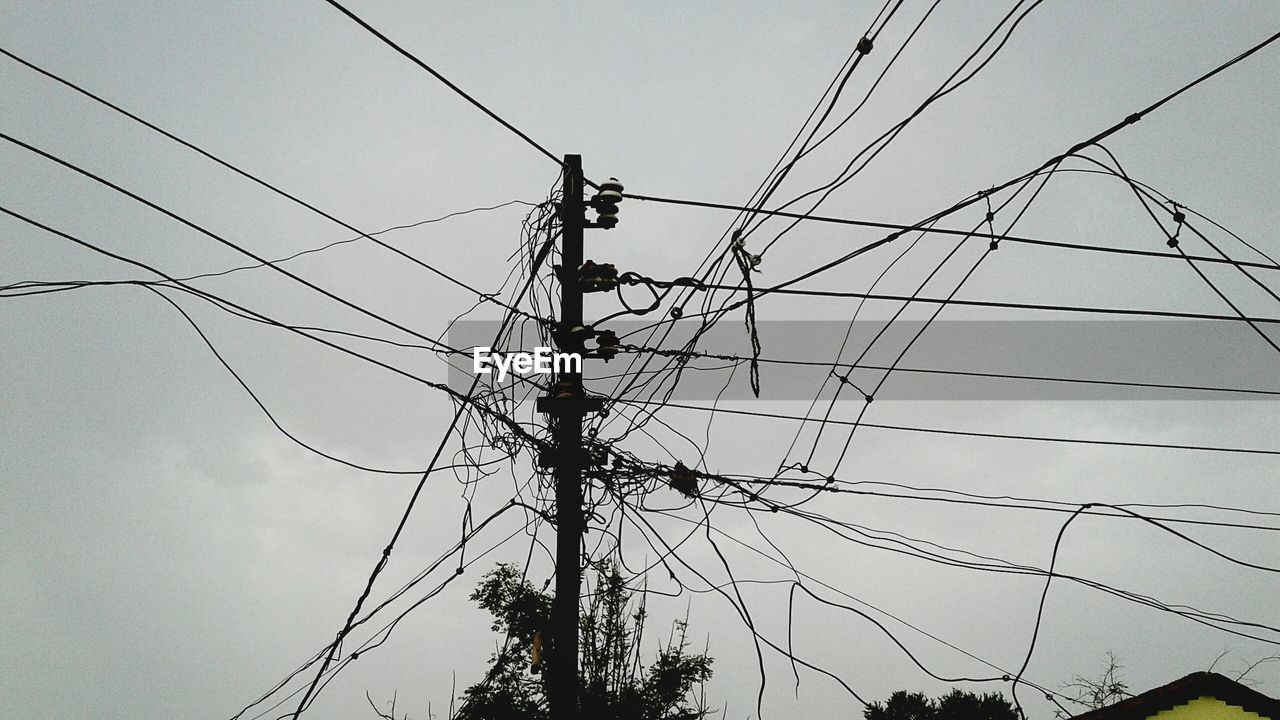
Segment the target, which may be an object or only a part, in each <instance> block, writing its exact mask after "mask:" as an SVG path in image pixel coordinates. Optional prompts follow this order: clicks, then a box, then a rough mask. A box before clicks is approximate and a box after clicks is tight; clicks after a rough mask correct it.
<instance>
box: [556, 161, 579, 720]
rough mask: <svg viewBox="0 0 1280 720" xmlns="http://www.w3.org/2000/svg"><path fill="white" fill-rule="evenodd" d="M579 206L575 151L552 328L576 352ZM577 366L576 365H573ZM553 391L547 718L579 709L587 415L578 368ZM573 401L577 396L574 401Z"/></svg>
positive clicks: (568, 167)
mask: <svg viewBox="0 0 1280 720" xmlns="http://www.w3.org/2000/svg"><path fill="white" fill-rule="evenodd" d="M585 223H586V206H585V204H584V203H583V201H582V157H581V156H580V155H566V156H565V158H564V197H563V198H561V200H560V327H559V328H557V330H558V331H557V332H553V333H552V334H553V335H554V336H555V342H556V346H557V348H558V349H559V350H560V352H563V353H578V356H579V357H581V356H582V354H583V350H584V348H583V339H584V338H583V336H582V334H580V333H577V332H573V330H574V329H575V328H579V327H582V322H583V321H582V286H581V285H580V283H579V282H578V268H579V266H581V265H582V227H583V225H584V224H585ZM580 369H581V368H579V370H580ZM556 379H557V382H556V386H555V388H554V389H553V394H552V399H553V400H554V399H556V397H557V396H560V397H561V399H563V400H566V402H561V403H556V406H555V407H554V408H553V417H552V437H553V439H554V441H555V459H554V462H555V479H556V595H555V600H554V604H553V605H552V608H551V622H552V624H553V626H554V630H553V632H552V636H551V638H552V652H553V654H552V656H551V662H550V663H549V664H548V667H547V673H548V677H547V698H548V700H549V701H550V704H551V718H552V720H571V719H572V718H576V717H577V714H578V695H579V692H578V685H579V680H578V594H579V593H580V592H581V586H582V565H581V562H582V559H581V556H580V553H579V548H580V547H581V544H582V532H583V529H584V528H583V527H582V524H583V523H582V469H583V456H584V454H585V453H584V452H583V448H582V419H583V417H584V416H585V415H586V405H585V404H584V403H582V402H581V399H583V395H584V392H583V389H582V373H581V372H565V373H563V374H562V375H560V376H559V377H557V378H556ZM575 401H576V402H575Z"/></svg>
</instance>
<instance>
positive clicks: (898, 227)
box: [623, 193, 1280, 270]
mask: <svg viewBox="0 0 1280 720" xmlns="http://www.w3.org/2000/svg"><path fill="white" fill-rule="evenodd" d="M623 197H626V198H628V199H631V200H647V201H651V202H656V203H663V204H667V205H684V206H688V207H700V208H708V209H712V210H733V211H737V212H748V211H749V212H754V213H757V214H760V215H776V216H778V217H785V218H794V219H796V220H804V221H809V222H817V223H829V224H835V225H852V226H856V227H868V228H878V229H883V230H895V231H900V232H920V233H927V234H933V235H955V236H960V237H974V238H982V239H984V240H998V241H1000V242H1010V243H1018V244H1023V245H1038V246H1042V247H1053V248H1062V249H1067V250H1081V251H1086V252H1097V253H1108V254H1112V255H1132V256H1135V257H1153V258H1166V259H1169V260H1183V259H1187V258H1189V259H1191V260H1194V261H1196V262H1204V263H1214V264H1222V265H1232V266H1235V267H1249V268H1257V269H1260V270H1280V266H1277V265H1274V264H1268V263H1260V262H1252V261H1247V260H1233V259H1230V258H1218V257H1210V256H1204V255H1187V256H1186V257H1185V258H1184V256H1182V255H1179V254H1177V253H1165V252H1157V251H1155V250H1138V249H1130V248H1118V247H1105V246H1102V245H1085V244H1082V243H1070V242H1060V241H1054V240H1043V239H1039V238H1031V237H1025V236H1020V235H1006V234H1001V233H985V232H979V231H976V230H973V231H970V230H957V229H952V228H939V227H932V226H929V225H927V224H926V223H917V224H915V225H903V224H900V223H887V222H878V221H872V220H855V219H852V218H841V217H831V216H826V215H812V214H808V213H795V212H787V211H785V210H763V209H759V210H757V209H752V208H747V207H743V206H739V205H728V204H725V203H716V202H708V201H704V200H682V199H678V198H669V197H659V196H655V195H636V194H634V193H623ZM944 214H950V211H948V212H947V213H944ZM895 237H896V234H895Z"/></svg>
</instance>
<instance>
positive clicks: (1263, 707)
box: [1073, 672, 1280, 720]
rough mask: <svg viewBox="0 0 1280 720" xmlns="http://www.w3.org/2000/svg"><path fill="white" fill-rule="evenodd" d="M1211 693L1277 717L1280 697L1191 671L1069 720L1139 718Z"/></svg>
mask: <svg viewBox="0 0 1280 720" xmlns="http://www.w3.org/2000/svg"><path fill="white" fill-rule="evenodd" d="M1205 696H1209V697H1213V698H1217V699H1218V700H1221V701H1223V702H1225V703H1226V704H1228V705H1235V706H1237V707H1240V708H1244V709H1245V710H1247V711H1250V712H1255V713H1257V714H1259V715H1261V716H1263V717H1266V718H1273V719H1274V720H1280V700H1276V699H1275V698H1271V697H1267V696H1266V695H1263V694H1262V693H1260V692H1258V691H1257V690H1254V689H1253V688H1251V687H1248V686H1246V685H1242V684H1240V683H1238V682H1236V681H1235V680H1231V679H1230V678H1227V677H1224V676H1222V675H1219V674H1217V673H1212V672H1194V673H1191V674H1190V675H1187V676H1186V677H1183V678H1180V679H1178V680H1174V681H1173V682H1171V683H1169V684H1168V685H1162V686H1160V687H1158V688H1155V689H1154V690H1148V691H1146V692H1144V693H1142V694H1141V695H1135V696H1133V697H1131V698H1128V699H1126V700H1121V701H1120V702H1118V703H1116V704H1114V705H1108V706H1107V707H1104V708H1098V709H1097V710H1090V711H1089V712H1087V713H1084V714H1083V715H1076V716H1074V718H1073V720H1139V719H1143V720H1145V718H1149V717H1151V716H1152V715H1155V714H1156V713H1158V712H1161V711H1162V710H1168V709H1169V708H1172V707H1177V706H1178V705H1185V704H1187V703H1189V702H1191V701H1192V700H1195V699H1196V698H1200V697H1205Z"/></svg>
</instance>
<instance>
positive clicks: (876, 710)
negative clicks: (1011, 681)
mask: <svg viewBox="0 0 1280 720" xmlns="http://www.w3.org/2000/svg"><path fill="white" fill-rule="evenodd" d="M862 717H863V718H865V720H1018V713H1017V711H1016V710H1014V709H1013V706H1012V705H1010V704H1009V701H1008V700H1005V699H1004V696H1003V695H1001V694H1000V693H983V694H982V695H978V694H976V693H971V692H968V691H966V690H958V689H957V690H952V691H951V692H949V693H947V694H946V695H943V696H942V697H941V698H938V699H937V700H934V699H932V698H930V697H928V696H926V695H925V694H924V693H918V692H912V693H909V692H907V691H905V690H899V691H897V692H895V693H894V694H892V695H890V696H889V699H888V701H886V702H884V703H879V702H874V703H871V704H870V705H868V706H867V708H866V709H865V710H863V712H862Z"/></svg>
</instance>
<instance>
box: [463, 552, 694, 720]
mask: <svg viewBox="0 0 1280 720" xmlns="http://www.w3.org/2000/svg"><path fill="white" fill-rule="evenodd" d="M630 596H631V591H630V590H629V589H628V588H627V587H626V582H625V581H624V580H623V578H622V575H621V573H619V572H618V569H617V568H616V567H613V566H609V567H607V568H597V573H596V588H595V592H594V593H593V594H592V599H591V600H590V602H589V603H588V606H587V608H586V610H585V611H584V612H583V614H582V617H581V619H580V628H579V632H580V637H581V640H580V646H581V657H580V658H579V664H580V668H581V678H582V683H581V684H582V692H581V696H580V697H579V707H580V710H581V714H582V716H583V717H590V718H593V719H595V718H598V719H599V720H699V719H700V718H705V717H706V716H707V715H708V714H709V713H708V710H707V709H706V707H705V704H704V703H702V702H701V701H700V698H694V697H693V691H694V688H695V687H699V686H701V685H702V683H705V682H706V681H707V680H708V679H709V678H710V677H711V662H712V661H711V658H710V657H708V656H707V654H706V653H691V652H689V645H688V637H687V632H686V631H687V625H686V623H685V622H676V623H675V624H674V626H673V628H672V633H671V635H670V637H669V638H668V640H667V642H666V644H664V645H661V646H660V647H659V650H658V655H657V657H656V658H655V659H654V661H653V662H652V664H650V665H648V666H647V667H646V666H645V665H644V663H643V662H642V660H641V649H640V645H641V640H642V639H643V635H644V625H645V617H646V615H645V608H644V605H643V602H641V604H640V605H639V606H638V607H633V603H632V602H631V597H630ZM471 599H472V600H474V601H476V603H477V604H479V605H480V607H481V608H484V609H485V610H487V611H489V614H491V615H492V616H493V625H492V629H493V631H494V632H497V633H501V634H502V635H503V636H504V638H505V639H504V641H503V643H502V645H501V646H500V647H499V648H498V650H497V652H495V653H494V655H493V657H492V659H491V664H490V667H489V671H488V672H487V673H486V674H485V677H484V679H483V680H481V681H480V682H478V683H476V684H475V685H472V686H471V687H469V688H467V689H466V690H465V691H464V692H463V695H462V698H461V703H460V706H459V708H458V712H457V713H456V715H455V716H454V717H455V718H456V720H515V719H516V718H520V720H546V719H547V718H548V713H547V702H546V684H545V680H544V678H545V677H546V674H545V673H540V674H535V673H534V672H532V670H534V669H535V668H533V667H532V666H531V655H530V651H531V649H532V648H535V647H540V646H541V641H542V638H543V636H544V635H545V634H547V633H548V630H549V628H550V627H551V622H550V618H551V601H552V596H551V595H549V594H547V593H546V592H545V591H541V590H537V589H535V588H534V587H533V585H532V584H530V583H529V582H528V581H527V580H525V579H524V578H523V577H522V576H521V573H520V572H519V571H518V570H517V569H516V568H515V567H514V566H512V565H499V566H498V567H497V568H496V569H494V570H492V571H490V572H489V573H487V574H486V575H485V576H484V579H483V580H482V581H481V583H480V585H479V587H477V588H476V591H475V592H474V593H472V595H471ZM545 650H546V651H545V653H543V655H544V657H541V658H538V659H537V661H540V662H538V665H540V667H537V668H536V669H538V670H541V669H544V668H545V666H547V665H550V664H553V663H554V662H555V660H556V659H555V651H554V645H553V644H551V643H548V647H547V648H545Z"/></svg>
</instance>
